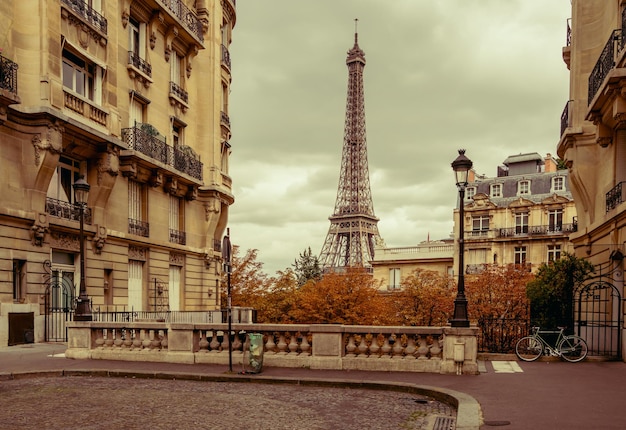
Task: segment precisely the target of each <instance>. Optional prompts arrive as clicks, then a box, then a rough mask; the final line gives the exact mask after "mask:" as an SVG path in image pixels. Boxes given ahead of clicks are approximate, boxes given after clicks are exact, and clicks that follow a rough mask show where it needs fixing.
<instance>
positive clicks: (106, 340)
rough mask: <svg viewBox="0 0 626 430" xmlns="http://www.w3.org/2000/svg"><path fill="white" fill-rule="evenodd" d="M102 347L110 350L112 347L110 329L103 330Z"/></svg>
mask: <svg viewBox="0 0 626 430" xmlns="http://www.w3.org/2000/svg"><path fill="white" fill-rule="evenodd" d="M104 345H105V346H106V347H107V348H111V347H112V346H113V333H112V330H111V329H106V328H105V329H104Z"/></svg>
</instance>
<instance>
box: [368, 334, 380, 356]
mask: <svg viewBox="0 0 626 430" xmlns="http://www.w3.org/2000/svg"><path fill="white" fill-rule="evenodd" d="M379 336H380V334H379V335H377V336H372V343H371V344H370V356H375V357H377V356H378V355H379V354H378V353H379V352H380V345H379V344H378V337H379Z"/></svg>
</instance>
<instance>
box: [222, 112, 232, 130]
mask: <svg viewBox="0 0 626 430" xmlns="http://www.w3.org/2000/svg"><path fill="white" fill-rule="evenodd" d="M220 124H222V125H224V126H226V127H228V128H230V118H229V116H228V115H227V114H226V112H224V111H221V112H220Z"/></svg>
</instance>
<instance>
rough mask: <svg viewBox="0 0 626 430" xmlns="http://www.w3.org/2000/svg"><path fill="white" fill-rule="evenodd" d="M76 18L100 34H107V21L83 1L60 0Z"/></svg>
mask: <svg viewBox="0 0 626 430" xmlns="http://www.w3.org/2000/svg"><path fill="white" fill-rule="evenodd" d="M61 2H62V3H63V4H64V5H66V6H67V7H68V8H69V9H71V10H72V11H73V12H74V13H76V14H77V15H78V16H80V17H82V18H83V19H84V20H85V21H86V22H87V23H88V24H89V25H91V26H92V27H93V28H95V29H96V30H98V31H100V32H101V33H104V34H107V20H106V18H105V17H103V16H102V15H100V14H99V13H98V12H96V11H95V10H94V9H93V8H92V7H91V6H89V5H88V4H87V3H86V2H85V0H61Z"/></svg>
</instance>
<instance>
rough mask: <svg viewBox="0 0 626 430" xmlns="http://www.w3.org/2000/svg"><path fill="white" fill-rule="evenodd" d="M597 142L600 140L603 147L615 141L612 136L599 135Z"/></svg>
mask: <svg viewBox="0 0 626 430" xmlns="http://www.w3.org/2000/svg"><path fill="white" fill-rule="evenodd" d="M596 142H598V145H600V146H601V147H602V148H606V147H607V146H609V145H610V144H611V143H612V142H613V139H612V138H611V137H610V136H609V137H598V138H597V139H596Z"/></svg>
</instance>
